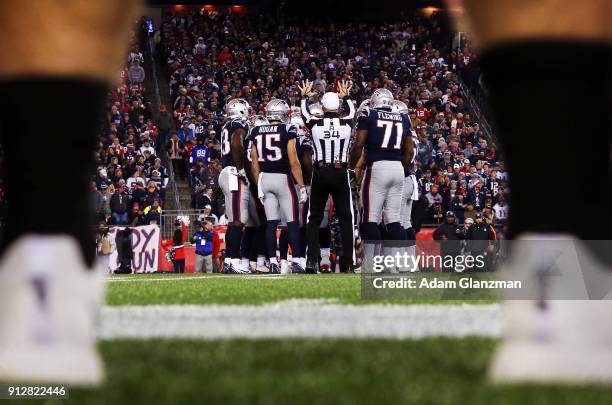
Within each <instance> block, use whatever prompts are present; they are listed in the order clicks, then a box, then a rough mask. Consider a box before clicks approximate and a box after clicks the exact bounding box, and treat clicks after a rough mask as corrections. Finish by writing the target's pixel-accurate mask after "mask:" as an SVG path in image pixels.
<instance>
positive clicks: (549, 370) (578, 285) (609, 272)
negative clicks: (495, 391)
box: [489, 234, 612, 383]
mask: <svg viewBox="0 0 612 405" xmlns="http://www.w3.org/2000/svg"><path fill="white" fill-rule="evenodd" d="M512 243H514V245H513V251H512V253H511V256H510V258H509V259H508V261H507V262H506V263H505V265H504V267H503V269H502V271H505V272H507V273H506V278H508V279H510V278H516V279H522V280H528V281H531V282H532V284H533V286H534V288H535V289H536V291H538V296H534V297H533V298H528V299H525V300H519V299H517V300H508V301H506V303H505V304H504V326H505V328H504V341H503V343H502V344H501V345H500V346H499V347H498V350H497V353H496V355H495V356H494V360H493V363H492V366H491V369H490V370H489V371H490V376H491V378H492V379H493V380H494V381H496V382H503V383H516V382H545V383H560V382H562V383H602V382H604V383H610V382H612V367H610V364H612V321H611V320H610V313H612V303H611V302H610V301H609V299H610V296H611V295H612V294H610V292H609V291H608V292H606V290H607V289H609V288H610V283H611V282H612V269H610V268H608V267H607V266H605V265H604V264H603V263H602V262H600V261H599V260H598V259H597V258H596V257H595V256H594V255H593V253H592V252H591V250H590V248H589V247H588V246H587V245H586V244H585V243H584V242H583V241H580V240H578V239H575V238H574V237H571V236H568V235H548V234H547V235H524V236H522V237H521V238H519V239H516V240H515V241H513V242H512ZM521 273H522V274H521ZM551 275H552V276H551ZM564 297H566V299H563V298H564ZM589 298H590V299H591V300H589Z"/></svg>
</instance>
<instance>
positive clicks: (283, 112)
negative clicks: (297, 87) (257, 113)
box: [266, 98, 289, 123]
mask: <svg viewBox="0 0 612 405" xmlns="http://www.w3.org/2000/svg"><path fill="white" fill-rule="evenodd" d="M266 118H267V119H268V120H269V121H280V122H283V123H285V122H287V119H288V118H289V104H287V102H286V101H284V100H280V99H277V98H275V99H272V100H270V102H269V103H268V105H266Z"/></svg>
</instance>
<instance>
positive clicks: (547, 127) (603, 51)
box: [463, 0, 612, 382]
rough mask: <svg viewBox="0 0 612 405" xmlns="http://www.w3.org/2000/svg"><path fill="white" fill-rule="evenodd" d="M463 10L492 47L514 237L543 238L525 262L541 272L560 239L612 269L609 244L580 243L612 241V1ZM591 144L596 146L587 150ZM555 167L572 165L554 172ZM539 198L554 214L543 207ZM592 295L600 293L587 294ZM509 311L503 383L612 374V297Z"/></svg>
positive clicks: (515, 305)
mask: <svg viewBox="0 0 612 405" xmlns="http://www.w3.org/2000/svg"><path fill="white" fill-rule="evenodd" d="M463 5H464V8H465V10H466V12H467V16H468V20H469V24H470V25H471V28H472V30H473V33H474V34H475V37H476V40H477V41H478V43H479V46H480V48H481V50H480V55H481V56H480V63H481V68H482V73H483V78H484V83H485V85H486V87H487V90H488V93H489V102H490V104H491V107H492V109H493V113H494V118H495V123H496V127H497V135H498V137H499V140H500V142H501V144H502V146H503V149H504V153H505V159H506V163H507V166H508V170H509V175H510V185H511V189H512V201H511V203H510V207H511V215H510V233H511V236H512V237H513V238H514V239H518V240H521V239H527V240H531V239H534V240H535V241H534V242H533V244H532V247H531V248H530V249H531V250H532V252H527V254H525V252H523V256H522V257H521V258H520V259H519V260H516V261H514V262H513V263H515V265H516V266H518V268H520V267H523V268H526V267H534V268H530V269H529V270H530V271H533V272H534V273H535V272H537V271H538V270H539V269H537V268H535V267H536V266H532V264H533V263H535V262H536V261H537V260H535V261H532V262H530V261H529V258H528V257H529V256H530V255H531V256H533V257H535V258H537V257H538V256H542V255H543V254H544V253H543V251H542V249H543V246H548V247H550V249H551V251H552V250H554V249H555V248H557V249H558V246H559V244H558V242H554V241H555V240H566V241H567V240H570V241H571V240H573V241H575V243H574V245H575V246H576V251H577V254H578V256H579V257H580V256H582V257H583V258H584V257H588V258H589V259H588V262H589V263H591V264H592V267H593V268H597V271H600V272H604V270H605V269H606V266H607V267H608V268H612V267H610V266H611V263H610V260H606V257H605V255H602V254H601V253H602V252H601V251H597V250H596V249H591V247H593V245H594V244H588V245H587V244H584V243H583V242H580V241H579V240H609V239H610V229H612V208H611V201H610V188H611V178H610V147H611V134H612V125H611V119H612V112H611V110H610V106H611V97H610V89H611V86H610V85H611V75H612V48H611V43H610V40H611V38H612V29H611V27H612V24H610V16H611V15H612V3H610V2H609V0H593V1H588V2H574V1H571V0H562V1H559V0H540V1H531V0H498V1H484V0H464V1H463ZM587 139H588V140H587ZM583 140H585V141H584V142H586V143H588V152H587V153H584V152H585V151H584V150H583V149H582V148H581V147H580V146H579V145H580V144H583ZM528 150H529V151H534V150H535V151H537V153H538V154H537V159H529V156H528V155H527V153H529V152H527V151H528ZM554 167H556V168H561V170H559V171H556V173H555V174H552V172H551V169H552V168H554ZM545 173H551V175H546V174H545ZM594 190H598V192H594ZM533 201H538V202H542V203H543V204H546V205H545V209H544V210H543V211H542V210H535V209H533V208H534V207H533V205H532V202H533ZM595 218H596V219H595ZM527 250H529V249H527ZM607 256H608V258H609V257H610V255H609V254H608V255H607ZM580 264H581V266H583V268H582V269H578V270H580V271H583V272H584V271H585V269H584V262H580ZM576 267H578V266H576ZM592 270H593V269H592ZM610 276H611V277H612V272H611V273H610ZM585 278H586V277H585ZM577 288H578V286H577ZM587 290H588V288H587ZM584 297H585V298H584V299H588V298H589V297H591V298H592V295H591V294H589V293H588V291H587V292H586V293H585V296H584ZM506 312H507V314H506V315H507V318H506V321H507V331H506V339H505V342H504V343H503V344H502V346H501V348H500V350H499V352H498V353H497V356H496V359H495V361H494V364H493V367H492V370H491V371H492V376H493V378H494V379H496V380H499V381H569V382H598V381H612V367H610V364H612V343H611V342H612V321H611V319H612V318H611V317H610V314H612V306H611V305H610V304H607V301H583V300H581V301H571V300H566V301H559V300H542V301H540V302H539V303H536V302H534V301H509V302H507V305H506Z"/></svg>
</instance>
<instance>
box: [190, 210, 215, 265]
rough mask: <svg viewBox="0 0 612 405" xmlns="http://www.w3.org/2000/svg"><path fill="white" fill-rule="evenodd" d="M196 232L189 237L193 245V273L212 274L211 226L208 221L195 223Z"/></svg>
mask: <svg viewBox="0 0 612 405" xmlns="http://www.w3.org/2000/svg"><path fill="white" fill-rule="evenodd" d="M196 229H197V230H196V232H195V233H194V234H193V236H192V237H191V243H193V244H195V272H196V273H212V272H213V261H212V251H213V238H214V233H213V224H212V222H210V221H204V222H197V223H196Z"/></svg>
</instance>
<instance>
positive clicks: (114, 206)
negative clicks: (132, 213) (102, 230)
mask: <svg viewBox="0 0 612 405" xmlns="http://www.w3.org/2000/svg"><path fill="white" fill-rule="evenodd" d="M129 204H130V196H129V195H128V193H126V191H125V181H123V180H120V181H119V182H118V183H117V191H115V193H114V194H113V196H112V197H111V200H110V208H111V211H112V215H113V219H114V222H115V224H117V225H123V224H125V223H126V222H127V221H128V209H129Z"/></svg>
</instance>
